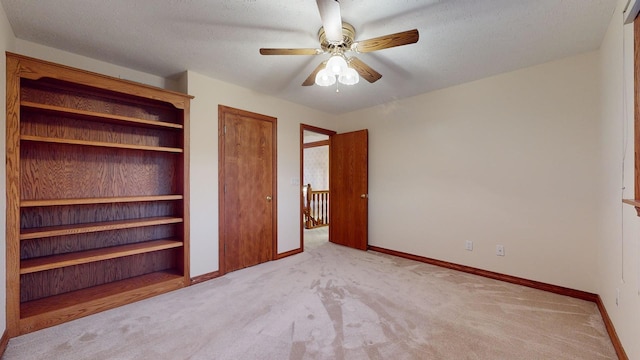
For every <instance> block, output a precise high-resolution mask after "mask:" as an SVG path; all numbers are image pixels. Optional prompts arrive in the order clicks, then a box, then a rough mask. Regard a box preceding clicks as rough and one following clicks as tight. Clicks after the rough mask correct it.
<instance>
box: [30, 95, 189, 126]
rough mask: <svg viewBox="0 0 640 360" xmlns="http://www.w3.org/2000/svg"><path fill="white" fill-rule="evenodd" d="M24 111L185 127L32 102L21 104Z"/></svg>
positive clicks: (139, 124)
mask: <svg viewBox="0 0 640 360" xmlns="http://www.w3.org/2000/svg"><path fill="white" fill-rule="evenodd" d="M20 105H21V109H22V111H25V112H26V111H32V112H39V113H42V114H50V115H55V116H62V117H65V118H73V119H79V120H84V121H95V122H98V123H100V122H107V123H116V124H123V125H129V126H132V125H133V126H142V127H146V128H169V129H182V128H183V126H182V125H181V124H175V123H170V122H164V121H157V120H146V119H140V118H135V117H130V116H122V115H114V114H105V113H98V112H94V111H88V110H78V109H71V108H65V107H61V106H55V105H49V104H39V103H35V102H31V101H21V102H20Z"/></svg>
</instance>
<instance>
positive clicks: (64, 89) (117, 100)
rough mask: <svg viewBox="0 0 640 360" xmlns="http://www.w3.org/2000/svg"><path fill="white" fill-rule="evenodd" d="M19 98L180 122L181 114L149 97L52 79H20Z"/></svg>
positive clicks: (119, 114)
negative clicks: (137, 96) (142, 97)
mask: <svg viewBox="0 0 640 360" xmlns="http://www.w3.org/2000/svg"><path fill="white" fill-rule="evenodd" d="M21 83H22V87H21V89H20V90H21V92H20V96H21V100H22V101H26V102H33V103H39V104H47V105H52V106H58V107H62V108H70V109H76V110H84V111H90V112H96V113H101V114H113V115H118V116H126V117H132V118H138V119H143V120H152V121H162V122H168V123H174V124H181V123H182V116H180V115H181V114H179V113H178V112H176V111H175V108H174V107H172V106H168V105H167V104H166V103H162V102H157V101H153V100H149V99H138V101H136V102H134V101H132V100H133V99H132V98H131V97H130V96H128V97H123V96H122V95H120V96H118V94H116V93H113V92H106V91H101V90H99V89H96V88H94V87H88V86H82V85H79V84H73V83H69V82H65V81H57V80H54V79H39V80H36V81H34V80H29V79H22V82H21Z"/></svg>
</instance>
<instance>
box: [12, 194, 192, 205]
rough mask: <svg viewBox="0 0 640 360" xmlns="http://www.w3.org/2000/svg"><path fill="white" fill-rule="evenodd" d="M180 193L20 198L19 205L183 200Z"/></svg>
mask: <svg viewBox="0 0 640 360" xmlns="http://www.w3.org/2000/svg"><path fill="white" fill-rule="evenodd" d="M183 199H184V196H182V195H153V196H124V197H106V198H82V199H48V200H21V201H20V207H23V208H25V207H37V206H62V205H91V204H116V203H129V202H147V201H170V200H183Z"/></svg>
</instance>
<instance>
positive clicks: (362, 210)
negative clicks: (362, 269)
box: [329, 130, 369, 250]
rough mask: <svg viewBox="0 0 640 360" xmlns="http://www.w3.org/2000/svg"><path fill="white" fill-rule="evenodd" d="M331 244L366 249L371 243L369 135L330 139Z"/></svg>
mask: <svg viewBox="0 0 640 360" xmlns="http://www.w3.org/2000/svg"><path fill="white" fill-rule="evenodd" d="M330 149H331V151H330V155H329V177H330V179H329V190H330V192H331V201H330V203H329V219H330V220H329V224H330V226H329V241H331V242H334V243H336V244H340V245H344V246H349V247H352V248H355V249H360V250H366V249H367V241H368V223H369V222H368V192H369V190H368V133H367V130H360V131H354V132H349V133H344V134H337V135H333V136H331V140H330Z"/></svg>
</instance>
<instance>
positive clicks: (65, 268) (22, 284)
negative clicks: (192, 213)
mask: <svg viewBox="0 0 640 360" xmlns="http://www.w3.org/2000/svg"><path fill="white" fill-rule="evenodd" d="M190 98H192V97H190V96H188V95H185V94H179V93H174V92H171V91H166V90H163V89H158V88H154V87H150V86H146V85H142V84H136V83H133V82H129V81H123V80H119V79H115V78H111V77H107V76H103V75H100V74H96V73H91V72H87V71H83V70H78V69H73V68H70V67H67V66H62V65H57V64H53V63H50V62H46V61H41V60H37V59H33V58H29V57H25V56H21V55H16V54H11V53H7V117H6V118H7V287H8V288H7V326H8V330H9V335H10V336H15V335H17V334H19V333H25V332H29V331H33V330H35V329H39V328H42V327H46V326H50V325H53V324H57V323H60V322H64V321H67V320H71V319H74V318H77V317H81V316H84V315H87V314H90V313H95V312H97V311H101V310H105V309H108V308H112V307H114V306H118V305H121V304H124V303H127V302H131V301H136V300H139V299H142V298H145V297H149V296H153V295H154V294H158V293H162V292H165V291H169V290H172V289H175V288H179V287H182V286H186V285H188V284H189V269H188V266H189V239H188V237H189V219H188V215H189V211H188V204H189V199H188V183H189V181H188V171H189V166H188V159H189V157H188V129H189V126H188V116H189V99H190ZM168 239H172V240H171V241H167V240H168ZM20 268H21V269H22V273H23V274H22V275H21V274H20V271H19V270H18V271H16V269H20ZM29 314H31V315H29Z"/></svg>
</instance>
